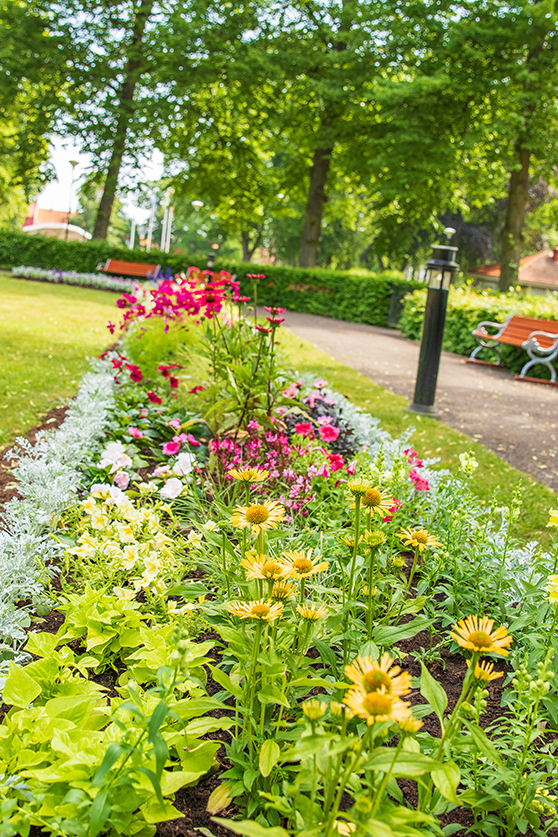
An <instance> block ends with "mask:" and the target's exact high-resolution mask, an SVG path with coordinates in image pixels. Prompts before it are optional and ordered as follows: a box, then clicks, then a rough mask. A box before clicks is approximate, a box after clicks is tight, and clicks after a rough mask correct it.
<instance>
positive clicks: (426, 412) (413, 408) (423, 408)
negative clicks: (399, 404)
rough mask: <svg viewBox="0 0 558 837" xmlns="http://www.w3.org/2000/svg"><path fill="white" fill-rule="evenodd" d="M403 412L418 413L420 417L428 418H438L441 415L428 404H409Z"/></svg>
mask: <svg viewBox="0 0 558 837" xmlns="http://www.w3.org/2000/svg"><path fill="white" fill-rule="evenodd" d="M405 412H407V413H418V414H419V415H422V416H430V418H439V417H440V415H441V413H440V410H437V409H436V407H434V406H432V405H428V404H409V406H408V407H405Z"/></svg>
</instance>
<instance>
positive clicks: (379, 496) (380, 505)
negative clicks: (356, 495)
mask: <svg viewBox="0 0 558 837" xmlns="http://www.w3.org/2000/svg"><path fill="white" fill-rule="evenodd" d="M349 499H351V498H349ZM360 505H361V508H363V509H364V511H365V512H366V514H379V515H380V517H385V516H386V514H387V513H388V512H389V511H390V509H391V508H392V506H393V499H392V497H391V494H390V492H389V491H380V489H379V488H367V489H366V491H365V492H364V494H363V495H362V496H361V498H360ZM355 507H356V503H355V501H354V500H353V502H352V503H351V505H350V507H349V508H351V509H354V508H355Z"/></svg>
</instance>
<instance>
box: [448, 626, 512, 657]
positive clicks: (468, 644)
mask: <svg viewBox="0 0 558 837" xmlns="http://www.w3.org/2000/svg"><path fill="white" fill-rule="evenodd" d="M493 627H494V619H489V618H488V616H480V617H479V616H467V618H466V619H461V620H460V621H459V622H458V623H457V625H456V626H455V627H454V629H453V630H454V631H455V632H456V633H453V631H451V632H450V636H451V638H452V639H454V640H455V641H456V642H457V644H458V645H460V646H461V648H468V649H469V650H470V651H477V652H478V653H480V654H501V655H502V657H507V656H508V654H509V651H506V646H507V645H511V644H512V642H513V637H511V636H510V635H509V634H508V632H507V630H506V628H504V627H503V626H501V627H500V628H496V630H495V631H493V630H492V628H493Z"/></svg>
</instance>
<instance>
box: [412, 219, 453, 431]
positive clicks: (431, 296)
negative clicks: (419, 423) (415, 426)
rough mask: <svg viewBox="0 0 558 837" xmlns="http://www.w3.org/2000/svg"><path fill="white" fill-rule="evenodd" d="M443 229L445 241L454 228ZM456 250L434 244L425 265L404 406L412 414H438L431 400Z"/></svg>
mask: <svg viewBox="0 0 558 837" xmlns="http://www.w3.org/2000/svg"><path fill="white" fill-rule="evenodd" d="M444 232H445V234H446V235H447V237H448V241H449V240H450V239H451V236H452V235H453V234H454V233H455V230H454V229H453V228H452V227H447V228H446V229H445V230H444ZM456 253H457V247H451V246H450V245H449V244H434V246H433V248H432V258H431V259H430V261H429V262H428V263H427V265H426V267H427V270H428V295H427V297H426V308H425V310H424V325H423V329H422V340H421V344H420V355H419V362H418V370H417V380H416V384H415V397H414V399H413V403H412V404H411V405H410V406H409V407H408V408H407V409H408V410H409V411H410V412H412V413H423V414H426V415H430V416H436V415H438V411H437V410H436V409H435V408H434V400H435V398H436V384H437V381H438V369H439V367H440V356H441V354H442V340H443V338H444V325H445V322H446V308H447V304H448V293H449V287H450V284H451V278H452V276H453V274H454V273H456V271H457V270H459V265H458V264H457V262H456V261H455V254H456Z"/></svg>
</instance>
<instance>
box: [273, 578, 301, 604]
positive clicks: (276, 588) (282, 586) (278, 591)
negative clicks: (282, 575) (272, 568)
mask: <svg viewBox="0 0 558 837" xmlns="http://www.w3.org/2000/svg"><path fill="white" fill-rule="evenodd" d="M297 592H298V591H297V589H296V587H295V586H294V584H291V582H290V581H285V580H282V581H276V582H275V584H274V585H273V589H272V590H271V598H272V599H279V600H282V599H292V598H293V597H294V596H296V594H297Z"/></svg>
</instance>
